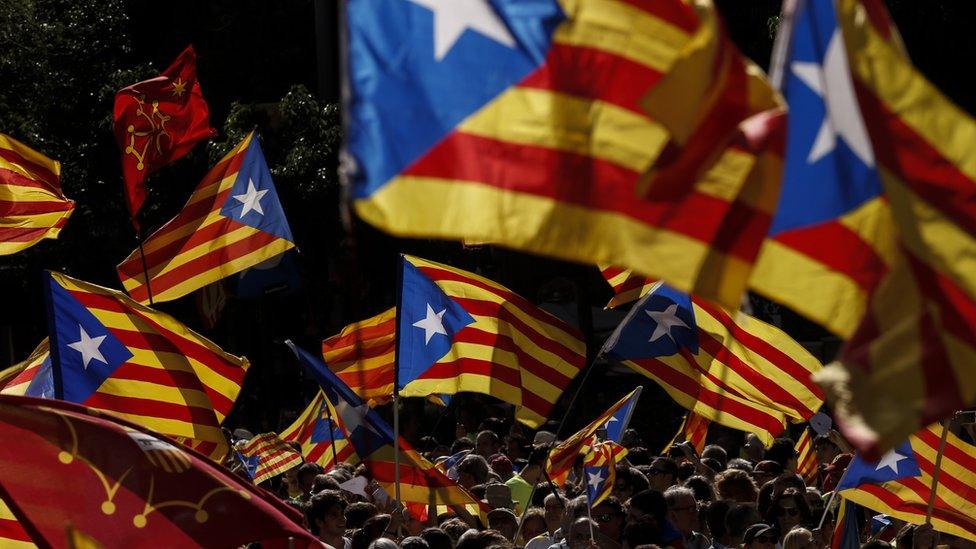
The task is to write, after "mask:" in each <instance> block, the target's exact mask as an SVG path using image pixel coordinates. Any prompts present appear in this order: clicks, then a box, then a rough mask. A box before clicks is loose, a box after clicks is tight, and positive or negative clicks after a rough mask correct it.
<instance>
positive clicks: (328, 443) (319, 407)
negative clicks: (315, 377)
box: [279, 390, 359, 471]
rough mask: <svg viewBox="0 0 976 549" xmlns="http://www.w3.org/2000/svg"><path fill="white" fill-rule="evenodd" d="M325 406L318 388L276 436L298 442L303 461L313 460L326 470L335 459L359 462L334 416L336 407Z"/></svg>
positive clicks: (286, 440)
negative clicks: (294, 417)
mask: <svg viewBox="0 0 976 549" xmlns="http://www.w3.org/2000/svg"><path fill="white" fill-rule="evenodd" d="M328 406H330V405H329V401H328V400H326V399H325V393H324V392H322V391H321V390H319V392H318V393H317V394H316V395H315V398H313V399H312V402H310V403H309V404H308V407H306V408H305V411H303V412H302V413H301V415H299V416H298V418H297V419H295V421H294V423H292V424H291V425H289V426H288V427H287V428H286V429H285V430H284V431H282V432H281V434H280V435H279V436H280V437H281V440H283V441H285V442H297V443H298V444H299V445H301V447H302V456H304V457H305V461H307V462H309V463H317V464H319V465H321V466H322V467H323V468H324V469H325V470H326V471H331V470H332V468H333V467H335V465H336V463H340V462H344V463H350V464H353V465H355V464H356V463H359V456H357V455H356V448H355V447H353V445H352V444H350V443H349V440H348V439H347V438H346V435H345V433H344V432H343V431H342V428H341V427H339V424H338V422H337V421H336V420H335V418H337V417H338V415H337V414H336V411H335V410H334V409H333V410H328V409H327V408H326V407H328ZM330 418H332V419H331V420H330ZM333 448H335V452H334V453H333V451H332V449H333ZM336 456H338V457H336Z"/></svg>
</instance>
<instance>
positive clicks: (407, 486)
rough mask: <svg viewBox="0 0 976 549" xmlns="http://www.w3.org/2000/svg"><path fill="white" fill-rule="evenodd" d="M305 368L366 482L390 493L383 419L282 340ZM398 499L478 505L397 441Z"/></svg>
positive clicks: (388, 439) (391, 472)
mask: <svg viewBox="0 0 976 549" xmlns="http://www.w3.org/2000/svg"><path fill="white" fill-rule="evenodd" d="M286 344H288V346H289V347H291V349H292V351H293V352H294V353H295V356H296V357H298V359H299V361H300V362H301V364H302V366H303V367H304V368H305V370H306V371H307V372H308V373H310V374H311V375H312V377H314V378H315V380H316V381H318V383H319V385H320V386H321V388H322V392H323V393H324V394H325V399H326V400H327V401H328V402H329V403H330V404H331V405H332V408H333V409H334V410H335V416H333V417H334V418H335V420H336V423H338V425H339V427H340V428H341V429H342V431H343V434H344V435H345V438H346V439H347V440H348V441H349V442H350V444H352V446H353V448H355V450H356V453H357V454H358V455H359V458H360V459H361V460H362V463H363V465H365V466H366V469H367V471H368V472H369V476H370V478H372V479H373V480H375V481H376V482H377V483H378V484H379V485H380V486H381V487H382V488H383V489H384V490H386V492H387V493H388V494H393V493H395V486H394V485H395V476H396V475H395V473H396V470H395V465H394V464H395V461H396V460H395V453H394V445H393V440H394V438H393V431H392V430H391V429H390V426H389V425H388V424H387V423H386V421H384V420H383V418H382V417H380V415H379V414H378V413H377V412H376V411H375V410H372V409H371V408H370V407H369V404H367V403H366V402H365V401H364V400H363V399H361V398H360V397H359V396H357V395H356V393H354V392H353V391H352V389H350V388H349V386H348V385H346V384H345V383H343V382H342V380H341V379H339V377H338V376H336V375H335V373H333V372H332V371H331V370H329V368H328V366H326V365H325V364H324V363H323V362H322V361H321V360H319V359H317V358H315V357H314V356H312V355H311V354H309V353H307V352H305V351H304V350H302V349H300V348H299V347H297V346H296V345H295V344H294V343H292V342H291V341H286ZM399 446H400V455H399V462H400V468H399V471H400V498H401V500H402V501H403V502H406V503H422V504H432V505H460V506H473V507H474V508H477V507H479V502H478V500H477V499H475V498H474V496H472V495H471V494H470V493H468V491H467V490H465V489H464V488H462V487H461V486H460V485H458V484H457V483H456V482H454V481H453V480H451V479H450V478H448V477H447V475H445V474H444V473H443V472H441V470H440V469H438V468H436V467H435V466H434V465H433V464H431V463H430V462H429V461H427V460H426V459H424V457H423V456H421V455H420V454H418V453H417V452H415V451H414V450H413V448H411V447H410V445H409V444H408V443H407V442H406V441H405V440H403V438H402V437H401V438H400V440H399Z"/></svg>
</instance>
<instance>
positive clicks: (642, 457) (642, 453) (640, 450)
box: [627, 446, 654, 467]
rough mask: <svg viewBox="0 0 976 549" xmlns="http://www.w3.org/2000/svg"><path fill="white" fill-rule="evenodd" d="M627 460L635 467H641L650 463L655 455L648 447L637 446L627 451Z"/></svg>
mask: <svg viewBox="0 0 976 549" xmlns="http://www.w3.org/2000/svg"><path fill="white" fill-rule="evenodd" d="M627 461H629V462H630V464H631V465H633V466H634V467H640V466H641V465H650V464H651V462H652V461H654V456H652V455H651V452H650V450H648V449H647V448H644V447H643V446H635V447H633V448H630V449H629V450H628V451H627Z"/></svg>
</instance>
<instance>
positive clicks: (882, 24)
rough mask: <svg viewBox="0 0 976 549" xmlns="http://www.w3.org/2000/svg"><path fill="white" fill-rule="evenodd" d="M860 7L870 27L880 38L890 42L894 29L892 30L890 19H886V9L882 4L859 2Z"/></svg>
mask: <svg viewBox="0 0 976 549" xmlns="http://www.w3.org/2000/svg"><path fill="white" fill-rule="evenodd" d="M861 5H862V6H864V11H865V13H867V16H868V20H869V21H870V22H871V26H873V27H874V29H875V30H876V31H877V32H878V34H880V35H881V37H882V38H884V39H885V40H891V36H892V31H893V30H894V29H893V28H892V27H893V25H892V23H891V18H890V17H888V9H887V8H886V7H885V5H884V3H883V2H882V1H881V0H861Z"/></svg>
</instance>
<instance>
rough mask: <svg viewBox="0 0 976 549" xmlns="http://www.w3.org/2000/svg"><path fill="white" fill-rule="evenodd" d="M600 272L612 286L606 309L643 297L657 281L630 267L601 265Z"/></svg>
mask: <svg viewBox="0 0 976 549" xmlns="http://www.w3.org/2000/svg"><path fill="white" fill-rule="evenodd" d="M600 274H602V275H603V278H604V280H606V281H607V284H609V285H610V287H611V288H613V297H612V298H610V301H609V302H608V303H607V309H614V308H616V307H619V306H621V305H626V304H628V303H632V302H634V301H637V300H638V299H640V298H642V297H644V294H646V293H647V292H649V291H651V288H653V287H654V284H655V283H656V282H657V281H656V280H654V279H653V278H649V277H646V276H642V275H639V274H637V273H635V272H634V271H632V270H630V269H622V268H620V267H614V266H613V265H601V266H600Z"/></svg>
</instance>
